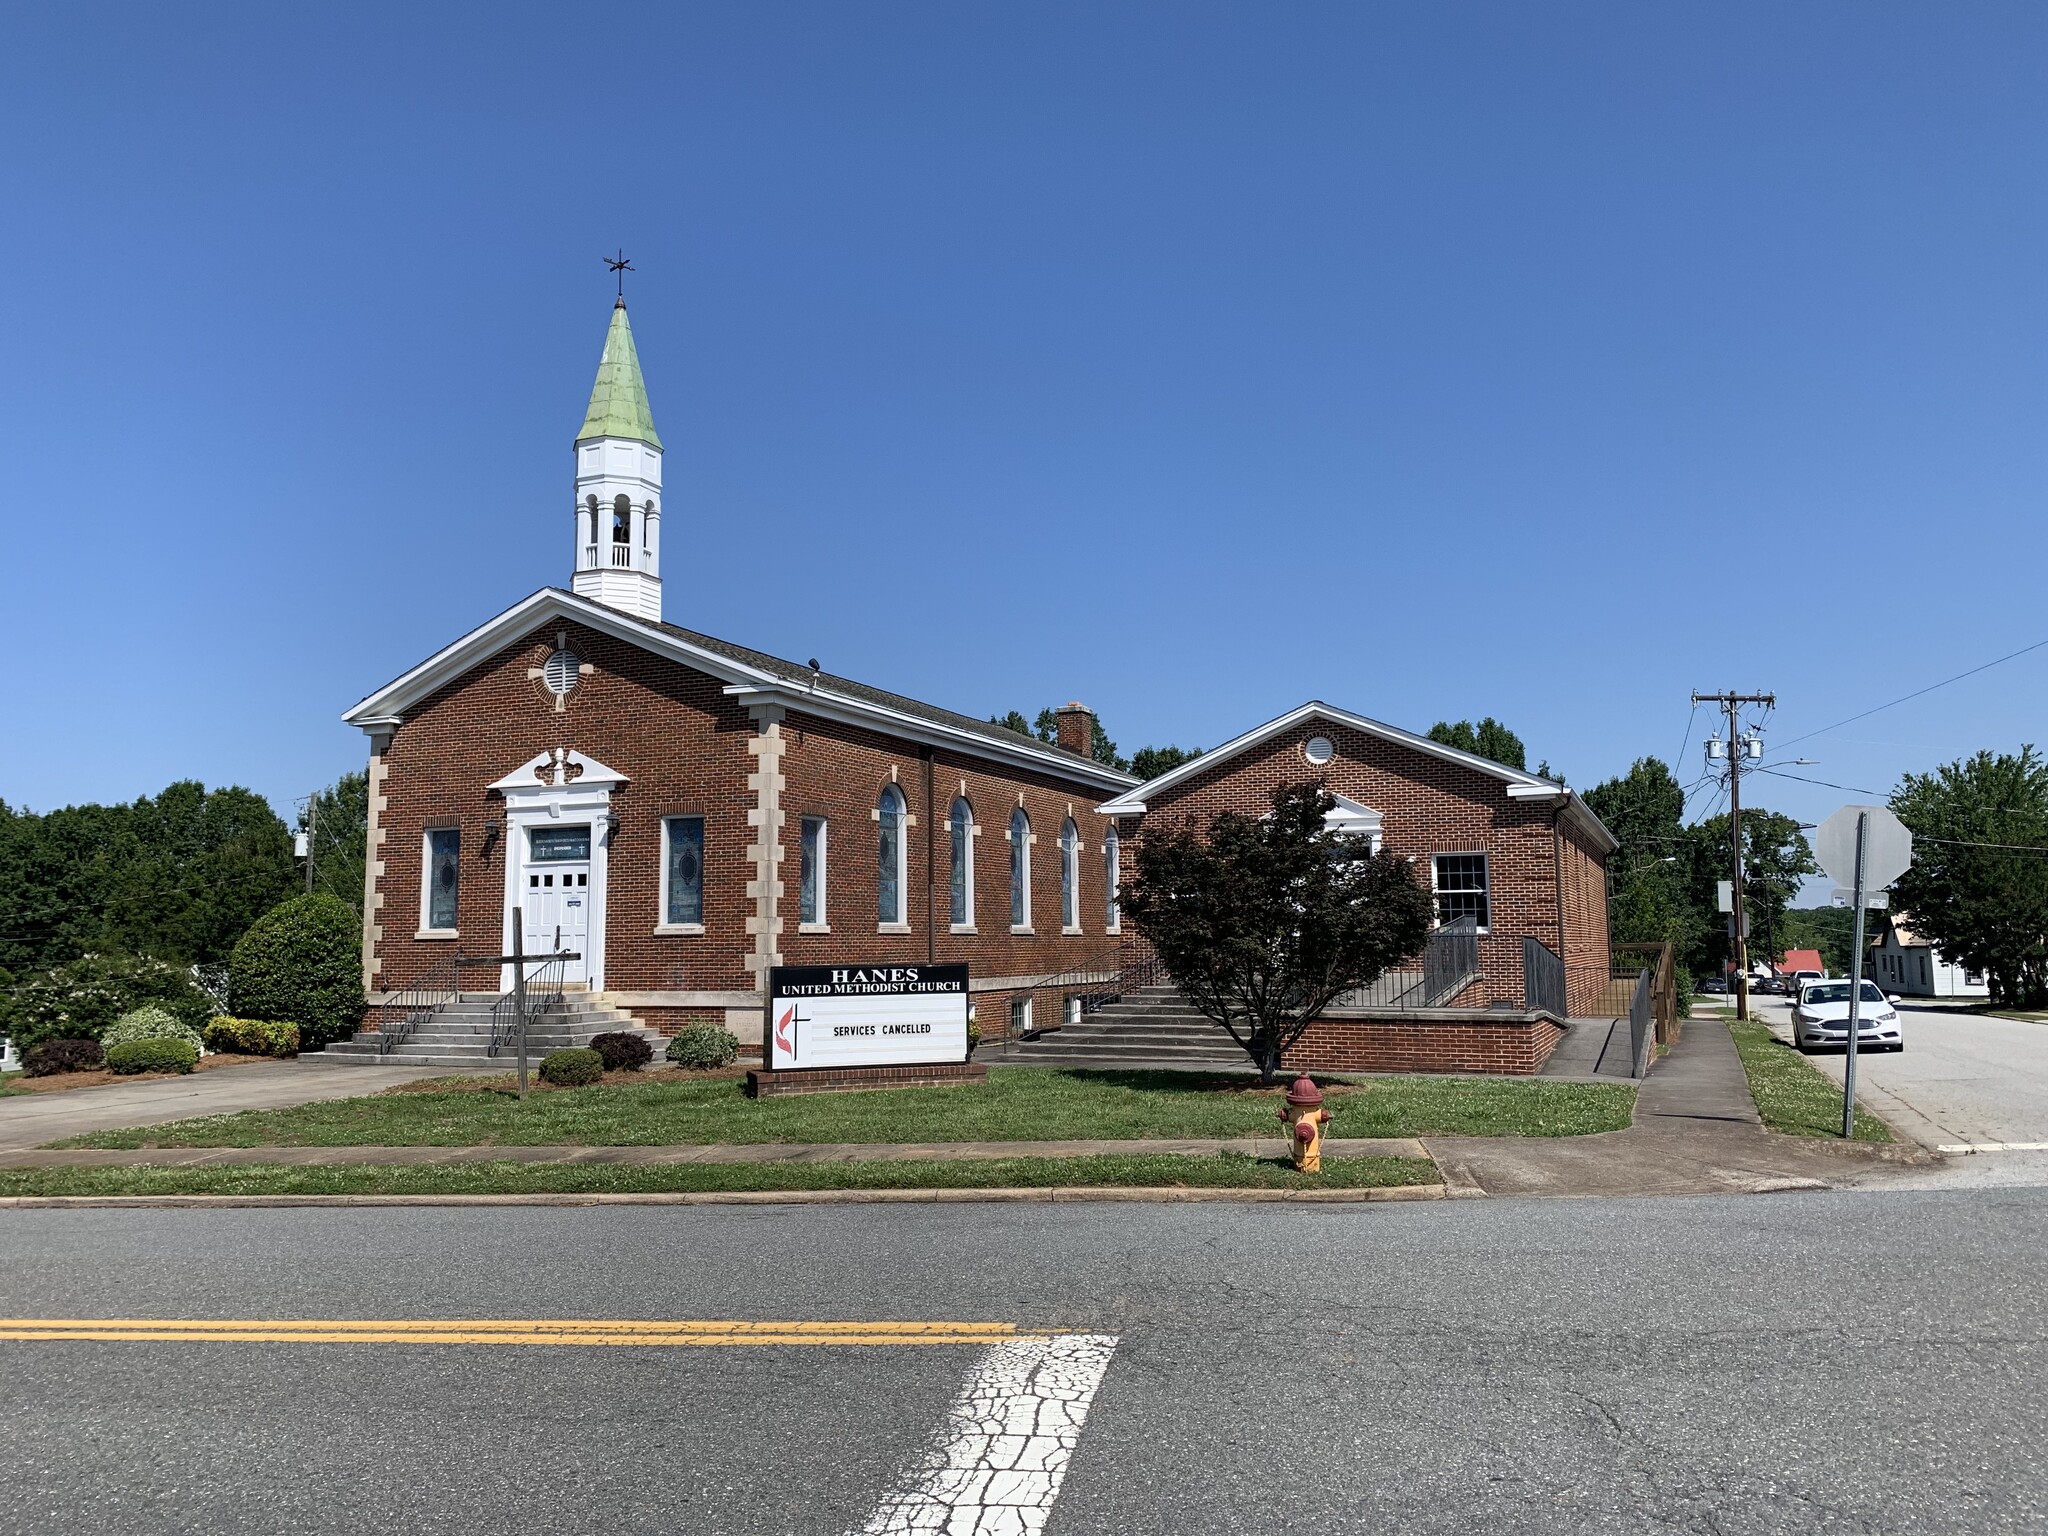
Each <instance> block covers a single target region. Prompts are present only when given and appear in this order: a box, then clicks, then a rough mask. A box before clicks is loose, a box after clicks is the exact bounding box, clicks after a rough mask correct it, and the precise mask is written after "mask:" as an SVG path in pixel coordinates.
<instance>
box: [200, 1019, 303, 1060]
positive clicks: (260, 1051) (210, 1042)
mask: <svg viewBox="0 0 2048 1536" xmlns="http://www.w3.org/2000/svg"><path fill="white" fill-rule="evenodd" d="M201 1038H202V1039H203V1040H204V1041H205V1044H206V1048H207V1049H208V1050H209V1051H232V1052H233V1053H234V1054H236V1055H238V1056H293V1055H296V1054H298V1049H299V1026H298V1025H296V1024H287V1023H285V1022H284V1021H283V1020H281V1019H234V1018H229V1017H228V1016H227V1015H226V1014H222V1015H221V1016H220V1017H219V1018H217V1019H208V1020H207V1021H206V1028H205V1030H204V1031H203V1032H202V1034H201Z"/></svg>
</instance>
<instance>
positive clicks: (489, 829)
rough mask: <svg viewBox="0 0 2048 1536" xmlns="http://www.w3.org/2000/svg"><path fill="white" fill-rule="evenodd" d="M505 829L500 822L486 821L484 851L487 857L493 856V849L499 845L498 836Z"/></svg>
mask: <svg viewBox="0 0 2048 1536" xmlns="http://www.w3.org/2000/svg"><path fill="white" fill-rule="evenodd" d="M503 830H504V829H503V828H502V827H500V826H499V825H498V823H497V822H495V821H487V822H485V823H484V850H483V851H484V857H485V858H489V857H490V856H491V850H492V849H493V848H495V847H497V846H498V837H499V835H500V834H501V833H502V832H503Z"/></svg>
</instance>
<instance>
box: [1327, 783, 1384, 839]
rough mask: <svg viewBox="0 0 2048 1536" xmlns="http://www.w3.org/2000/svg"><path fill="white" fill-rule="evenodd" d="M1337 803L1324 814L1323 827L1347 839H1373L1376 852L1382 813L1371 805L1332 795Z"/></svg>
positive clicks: (1343, 796)
mask: <svg viewBox="0 0 2048 1536" xmlns="http://www.w3.org/2000/svg"><path fill="white" fill-rule="evenodd" d="M1330 798H1331V799H1333V800H1335V801H1336V802H1337V803H1336V804H1335V805H1333V806H1331V807H1330V808H1329V809H1328V810H1327V811H1325V812H1323V825H1324V827H1326V828H1327V829H1329V830H1330V831H1332V832H1341V833H1343V834H1344V835H1346V836H1347V837H1367V838H1371V839H1372V845H1373V848H1374V850H1375V851H1377V850H1378V848H1379V842H1380V813H1379V812H1378V811H1376V810H1374V809H1373V808H1372V807H1371V806H1369V805H1360V804H1359V803H1358V802H1357V801H1356V800H1353V799H1350V798H1349V797H1348V796H1345V795H1338V794H1332V795H1331V797H1330Z"/></svg>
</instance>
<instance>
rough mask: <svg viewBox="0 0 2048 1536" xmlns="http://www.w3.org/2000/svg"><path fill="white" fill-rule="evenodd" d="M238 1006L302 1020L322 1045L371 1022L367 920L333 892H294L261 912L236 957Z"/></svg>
mask: <svg viewBox="0 0 2048 1536" xmlns="http://www.w3.org/2000/svg"><path fill="white" fill-rule="evenodd" d="M228 994H229V996H230V998H231V999H232V1000H233V1002H234V1005H235V1013H236V1014H237V1015H238V1016H239V1017H242V1018H247V1019H275V1020H281V1021H285V1022H288V1023H292V1024H296V1025H298V1026H299V1041H300V1044H301V1047H302V1048H303V1049H305V1050H309V1051H317V1050H318V1049H320V1047H321V1046H323V1045H325V1044H327V1043H328V1042H329V1041H330V1040H339V1039H342V1038H343V1037H345V1036H347V1035H350V1034H353V1033H354V1032H355V1029H356V1026H357V1025H359V1024H361V1023H362V1021H363V1010H364V1008H365V1007H366V1006H367V1003H368V999H367V998H365V997H364V995H363V962H362V919H361V918H360V917H359V916H358V915H357V914H356V913H355V912H354V911H352V910H351V909H350V907H349V905H348V903H347V902H345V901H343V900H342V899H341V898H340V897H338V896H330V895H328V894H327V893H326V892H325V891H316V892H315V893H313V894H312V895H310V896H294V897H292V898H291V899H290V900H289V901H284V902H280V903H279V904H278V905H277V906H275V907H273V908H272V909H271V910H270V911H268V912H266V913H264V914H263V916H261V917H260V918H258V919H257V920H256V921H255V922H254V923H253V924H252V925H250V928H249V931H248V932H247V933H245V934H243V935H242V939H241V942H240V943H239V944H237V945H236V946H235V952H234V954H233V955H232V956H231V957H230V958H229V960H228Z"/></svg>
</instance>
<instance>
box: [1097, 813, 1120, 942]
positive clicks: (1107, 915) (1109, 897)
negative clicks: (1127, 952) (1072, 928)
mask: <svg viewBox="0 0 2048 1536" xmlns="http://www.w3.org/2000/svg"><path fill="white" fill-rule="evenodd" d="M1122 857H1123V844H1122V841H1121V840H1120V839H1119V838H1118V837H1117V835H1116V823H1115V822H1113V821H1112V822H1111V823H1110V824H1109V830H1108V831H1107V832H1105V833H1103V835H1102V889H1103V908H1104V911H1103V921H1102V931H1103V932H1104V933H1122V932H1123V930H1124V918H1123V913H1122V912H1121V911H1120V910H1119V909H1118V907H1117V904H1116V898H1117V893H1118V892H1119V891H1120V890H1122V889H1123V869H1122V868H1121V865H1120V860H1121V859H1122Z"/></svg>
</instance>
